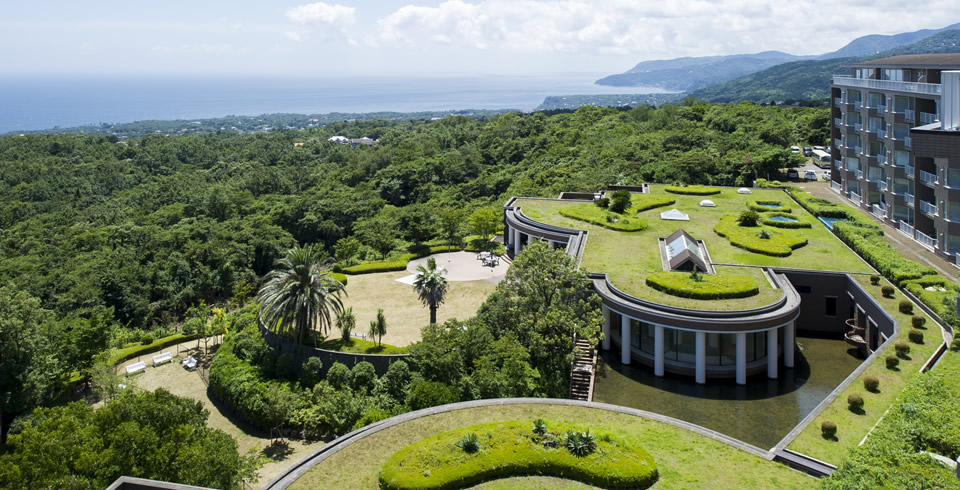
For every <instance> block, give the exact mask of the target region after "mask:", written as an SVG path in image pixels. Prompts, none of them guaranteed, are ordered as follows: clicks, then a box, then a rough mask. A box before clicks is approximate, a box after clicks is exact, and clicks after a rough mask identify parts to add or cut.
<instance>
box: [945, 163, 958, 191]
mask: <svg viewBox="0 0 960 490" xmlns="http://www.w3.org/2000/svg"><path fill="white" fill-rule="evenodd" d="M947 185H948V186H950V187H958V188H960V169H958V168H948V169H947Z"/></svg>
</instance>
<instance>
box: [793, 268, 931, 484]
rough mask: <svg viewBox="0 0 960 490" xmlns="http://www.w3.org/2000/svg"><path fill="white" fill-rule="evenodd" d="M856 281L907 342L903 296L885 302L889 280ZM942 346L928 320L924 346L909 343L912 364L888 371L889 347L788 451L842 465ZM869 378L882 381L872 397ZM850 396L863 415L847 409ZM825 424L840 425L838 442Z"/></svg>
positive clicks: (904, 363)
mask: <svg viewBox="0 0 960 490" xmlns="http://www.w3.org/2000/svg"><path fill="white" fill-rule="evenodd" d="M856 279H857V281H858V282H859V283H860V285H861V286H862V287H863V289H864V290H866V291H867V292H869V293H870V294H871V295H872V296H873V297H874V299H875V300H876V301H877V302H878V303H879V304H880V305H881V306H882V307H883V308H884V309H885V310H886V311H887V313H889V314H890V315H891V316H893V318H894V320H896V321H897V323H898V324H899V326H900V336H899V337H898V338H897V339H896V340H903V341H905V342H907V332H908V331H909V330H910V328H911V327H910V318H911V316H912V315H905V314H903V313H900V312H899V310H898V309H897V303H899V301H900V300H901V299H903V296H902V295H901V294H900V293H899V292H898V293H896V295H895V297H894V298H884V297H883V295H882V294H880V287H881V286H882V285H885V284H890V283H889V282H887V281H886V279H884V280H883V281H881V283H880V285H879V286H872V285H870V280H869V278H868V277H864V276H856ZM915 311H916V312H918V313H921V314H922V312H920V310H919V308H915ZM924 316H925V315H924ZM896 340H895V341H896ZM942 342H943V339H942V337H941V333H940V327H939V326H938V325H937V324H936V323H935V322H934V321H933V320H931V319H930V318H927V323H926V330H924V344H923V345H917V344H914V343H912V342H908V343H909V344H910V355H909V357H910V360H903V359H901V360H900V365H899V367H898V370H897V371H891V370H889V369H887V367H886V363H885V362H884V359H883V358H885V357H886V356H887V355H888V354H893V353H894V349H893V346H892V345H890V346H889V347H888V348H887V349H885V350H884V351H883V352H882V353H881V357H880V358H879V359H878V360H877V362H874V363H873V364H871V365H870V367H869V368H867V369H866V370H865V371H864V372H863V374H861V375H860V377H858V378H857V379H856V380H855V381H854V382H853V383H851V384H850V386H848V387H847V389H846V390H844V391H843V392H842V393H840V395H839V396H838V397H837V398H836V400H834V401H833V403H831V404H830V405H829V406H827V408H826V409H824V411H823V412H821V413H820V415H819V416H817V418H816V419H814V420H813V422H811V423H810V425H808V426H807V427H806V428H805V429H804V431H803V432H801V433H800V435H799V436H797V438H796V439H794V440H793V441H792V442H791V443H790V444H789V445H788V446H787V447H788V448H789V449H792V450H794V451H798V452H801V453H804V454H807V455H810V456H813V457H814V458H817V459H820V460H823V461H826V462H828V463H832V464H835V465H836V464H840V463H841V462H843V460H844V459H846V458H847V456H848V455H849V454H850V451H851V450H852V449H854V448H856V447H857V445H858V444H859V443H860V441H861V440H862V439H863V437H864V436H865V435H867V432H869V431H870V428H871V427H873V426H874V424H876V423H877V420H879V419H880V416H882V415H883V412H885V411H886V410H887V408H888V407H889V406H890V404H891V403H893V401H894V400H895V399H896V398H897V395H899V394H900V392H901V391H902V390H903V389H904V388H905V387H906V386H907V384H909V382H910V381H911V380H912V379H914V378H915V377H916V376H917V375H919V373H920V367H921V366H923V364H924V363H925V362H926V361H927V359H928V358H929V357H930V356H931V355H932V354H933V352H934V351H935V350H936V349H937V347H938V346H939V345H940V344H941V343H942ZM866 376H876V377H877V378H878V379H879V380H880V392H879V393H870V392H868V391H867V390H865V389H864V388H863V378H865V377H866ZM851 393H859V394H860V395H861V396H863V399H864V401H865V404H864V408H863V411H864V413H863V414H855V413H853V412H851V411H850V410H848V409H847V396H848V395H850V394H851ZM825 420H830V421H832V422H835V423H836V424H837V440H836V441H830V440H826V439H824V438H823V436H821V434H820V424H821V423H822V422H823V421H825Z"/></svg>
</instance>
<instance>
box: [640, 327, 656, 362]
mask: <svg viewBox="0 0 960 490" xmlns="http://www.w3.org/2000/svg"><path fill="white" fill-rule="evenodd" d="M656 330H657V327H656V326H654V325H652V324H649V323H647V322H641V323H640V350H641V351H643V352H646V353H647V354H650V355H656V351H655V350H654V348H655V347H656V337H655V335H656Z"/></svg>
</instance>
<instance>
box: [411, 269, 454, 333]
mask: <svg viewBox="0 0 960 490" xmlns="http://www.w3.org/2000/svg"><path fill="white" fill-rule="evenodd" d="M444 272H445V271H444V270H443V269H442V268H441V269H438V268H437V261H436V259H434V258H433V257H430V258H429V259H427V266H426V267H424V266H422V265H418V266H417V279H416V280H415V281H414V282H413V290H414V291H416V292H417V294H419V295H420V301H422V302H423V306H429V307H430V323H431V324H434V323H437V307H438V306H440V305H441V304H443V297H444V296H446V294H447V280H446V279H445V278H444V277H443V273H444Z"/></svg>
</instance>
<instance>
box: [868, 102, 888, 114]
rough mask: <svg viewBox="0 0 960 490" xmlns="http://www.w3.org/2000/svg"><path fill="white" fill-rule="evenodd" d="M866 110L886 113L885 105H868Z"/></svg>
mask: <svg viewBox="0 0 960 490" xmlns="http://www.w3.org/2000/svg"><path fill="white" fill-rule="evenodd" d="M867 108H868V109H876V110H877V112H887V105H886V104H868V105H867Z"/></svg>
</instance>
